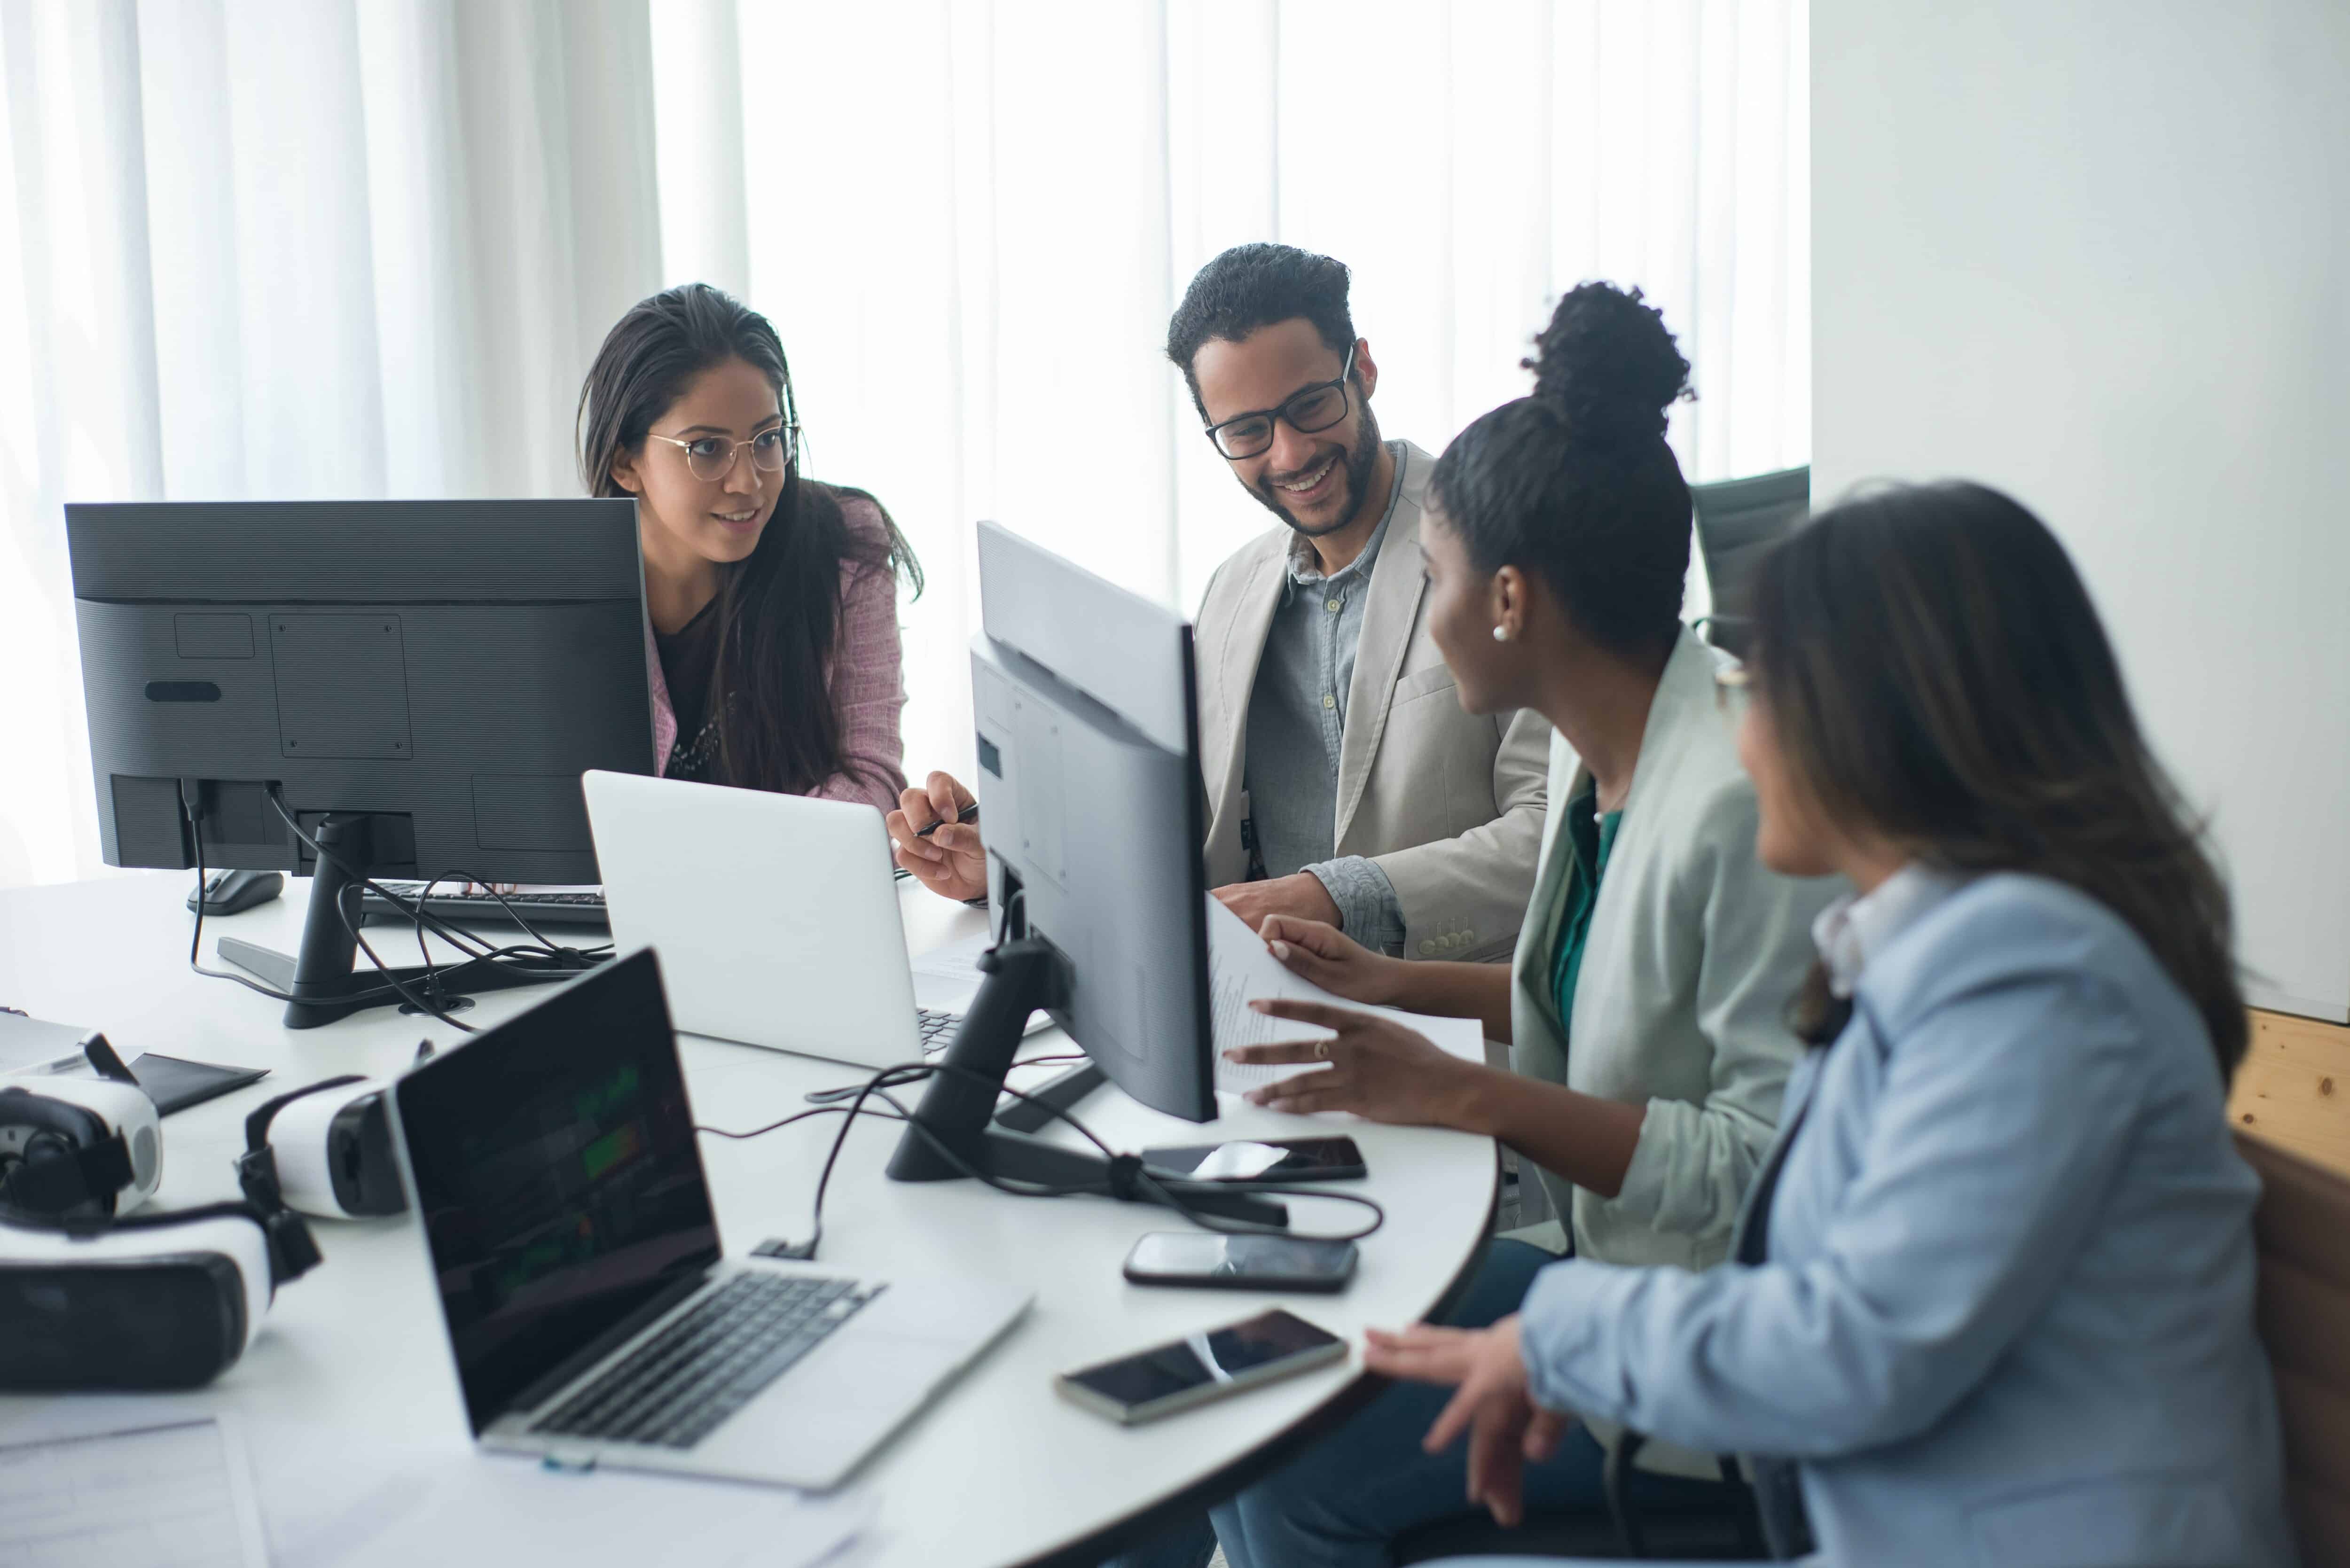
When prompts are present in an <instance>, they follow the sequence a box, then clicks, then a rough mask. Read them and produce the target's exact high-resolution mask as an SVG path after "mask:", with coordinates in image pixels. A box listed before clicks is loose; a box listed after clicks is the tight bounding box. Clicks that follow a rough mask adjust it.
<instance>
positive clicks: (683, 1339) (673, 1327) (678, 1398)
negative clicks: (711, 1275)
mask: <svg viewBox="0 0 2350 1568" xmlns="http://www.w3.org/2000/svg"><path fill="white" fill-rule="evenodd" d="M882 1289H883V1287H881V1286H879V1285H866V1284H859V1283H858V1282H856V1281H854V1280H827V1279H813V1278H809V1277H807V1276H806V1275H798V1274H772V1273H742V1274H737V1275H735V1276H734V1277H733V1279H731V1280H728V1281H727V1282H725V1283H724V1284H723V1285H721V1286H719V1287H718V1288H717V1289H716V1290H714V1291H712V1292H711V1293H709V1294H708V1295H705V1296H703V1297H702V1299H701V1300H700V1301H698V1302H696V1303H693V1305H691V1307H689V1308H687V1309H686V1310H685V1312H684V1313H683V1314H681V1315H679V1316H678V1317H677V1318H675V1319H673V1320H672V1321H671V1323H670V1324H669V1326H668V1327H666V1328H664V1329H662V1330H661V1331H660V1333H659V1334H655V1335H653V1337H652V1338H650V1339H649V1340H647V1341H645V1342H644V1344H642V1345H639V1346H638V1347H637V1348H636V1349H635V1350H634V1351H632V1352H631V1353H630V1354H629V1357H628V1359H627V1360H625V1361H622V1362H620V1363H619V1365H618V1366H613V1367H611V1368H610V1369H608V1371H606V1372H605V1373H604V1375H603V1376H600V1377H598V1378H597V1379H596V1380H595V1381H594V1382H593V1383H590V1384H589V1385H587V1386H586V1387H585V1388H582V1389H580V1390H579V1391H578V1392H577V1393H575V1394H573V1395H572V1396H571V1397H569V1398H568V1399H566V1400H565V1401H564V1402H563V1403H562V1404H561V1405H560V1406H558V1407H556V1409H555V1410H553V1411H552V1412H550V1413H549V1414H548V1415H546V1417H543V1418H541V1419H540V1420H538V1421H536V1422H535V1423H533V1424H532V1426H531V1428H530V1429H531V1430H532V1431H533V1432H541V1433H546V1434H548V1435H550V1436H556V1437H566V1438H604V1439H606V1440H608V1441H611V1442H621V1443H649V1444H653V1445H655V1446H658V1447H660V1448H664V1449H690V1448H691V1447H693V1445H694V1444H696V1443H698V1442H700V1441H701V1440H702V1438H705V1437H707V1436H709V1435H710V1433H711V1431H712V1429H714V1428H716V1427H717V1426H718V1424H719V1423H720V1422H722V1421H723V1420H725V1419H726V1417H729V1416H732V1415H733V1413H734V1412H735V1411H737V1410H739V1409H741V1408H742V1407H743V1406H745V1405H747V1404H749V1403H750V1402H751V1400H752V1399H753V1398H754V1397H756V1396H757V1395H758V1393H759V1391H760V1390H761V1389H762V1388H764V1387H765V1386H767V1385H768V1384H770V1383H773V1382H774V1381H775V1379H776V1378H778V1377H780V1376H783V1375H784V1374H785V1372H786V1371H788V1370H789V1369H790V1368H791V1366H792V1364H793V1363H795V1362H796V1361H798V1360H799V1359H800V1357H802V1356H804V1355H806V1354H807V1353H808V1352H809V1351H811V1350H814V1349H815V1348H816V1346H817V1345H821V1344H822V1343H824V1340H825V1336H826V1335H827V1334H831V1333H832V1331H833V1330H834V1329H836V1328H838V1327H839V1326H840V1325H841V1324H844V1323H847V1321H848V1320H849V1319H850V1318H851V1317H853V1316H855V1315H856V1314H857V1311H858V1308H859V1307H862V1306H863V1305H864V1304H865V1303H867V1302H869V1301H871V1300H872V1299H873V1298H874V1297H875V1296H877V1295H879V1294H880V1293H881V1291H882Z"/></svg>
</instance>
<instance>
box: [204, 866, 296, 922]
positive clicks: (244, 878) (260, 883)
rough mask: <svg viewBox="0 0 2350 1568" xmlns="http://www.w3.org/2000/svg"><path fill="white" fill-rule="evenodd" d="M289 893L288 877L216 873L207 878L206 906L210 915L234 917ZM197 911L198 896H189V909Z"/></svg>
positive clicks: (232, 872)
mask: <svg viewBox="0 0 2350 1568" xmlns="http://www.w3.org/2000/svg"><path fill="white" fill-rule="evenodd" d="M284 891H286V877H285V875H284V874H283V873H282V872H277V871H215V872H213V874H212V875H211V876H210V877H206V878H204V890H203V903H204V913H205V914H207V915H234V914H237V913H240V912H241V911H243V910H245V909H251V908H253V907H254V906H255V904H266V903H267V902H269V900H270V899H272V898H276V897H277V895H278V894H280V893H283V892H284ZM195 907H196V895H195V894H193V893H191V894H189V895H188V908H189V909H194V908H195Z"/></svg>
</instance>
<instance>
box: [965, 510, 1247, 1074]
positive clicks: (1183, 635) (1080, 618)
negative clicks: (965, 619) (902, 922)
mask: <svg viewBox="0 0 2350 1568" xmlns="http://www.w3.org/2000/svg"><path fill="white" fill-rule="evenodd" d="M979 573H980V608H981V623H982V631H981V635H980V636H979V638H978V639H975V641H974V643H973V645H972V710H973V719H974V723H975V728H976V730H977V740H978V750H979V767H978V772H977V778H976V789H977V793H978V795H979V801H980V821H981V823H982V825H983V829H984V831H985V834H986V837H987V847H988V855H989V857H990V866H989V875H990V880H991V885H992V888H993V894H994V896H995V898H996V899H997V901H998V903H999V906H1000V907H1001V909H1002V912H1003V916H1004V918H1005V919H1007V921H1008V922H1010V923H1011V925H1012V926H1013V929H1024V930H1025V932H1026V933H1027V934H1028V935H1029V936H1031V937H1036V938H1042V939H1043V940H1045V941H1047V942H1049V943H1051V944H1052V946H1053V948H1054V949H1055V950H1056V951H1057V952H1058V953H1059V955H1060V956H1061V958H1062V960H1063V961H1064V964H1063V981H1064V984H1065V986H1066V993H1065V1004H1064V1005H1063V1006H1060V1007H1057V1008H1055V1009H1054V1013H1055V1018H1056V1019H1057V1020H1058V1021H1059V1023H1061V1024H1062V1026H1063V1027H1065V1028H1066V1029H1067V1030H1068V1032H1069V1033H1070V1035H1071V1036H1072V1037H1073V1038H1075V1039H1076V1042H1077V1043H1078V1044H1080V1045H1082V1046H1083V1047H1084V1048H1085V1050H1086V1053H1087V1055H1089V1056H1090V1057H1091V1058H1092V1059H1093V1061H1094V1062H1095V1063H1096V1064H1097V1065H1098V1066H1099V1067H1100V1068H1101V1069H1102V1071H1103V1072H1104V1073H1105V1074H1106V1075H1107V1076H1108V1077H1109V1078H1110V1080H1111V1081H1112V1082H1113V1083H1115V1084H1117V1085H1118V1087H1119V1088H1121V1089H1123V1090H1125V1091H1126V1093H1127V1094H1128V1095H1130V1096H1133V1097H1134V1098H1135V1099H1137V1100H1139V1101H1140V1102H1141V1103H1142V1104H1144V1105H1146V1106H1151V1107H1152V1108H1153V1109H1156V1110H1160V1111H1164V1112H1167V1113H1168V1114H1169V1115H1171V1116H1182V1117H1185V1118H1187V1119H1189V1120H1192V1121H1209V1120H1212V1119H1213V1118H1214V1116H1215V1115H1216V1096H1215V1058H1214V1043H1213V1040H1212V1037H1211V1012H1210V1004H1209V992H1208V927H1207V887H1206V869H1205V867H1204V864H1203V862H1202V858H1201V845H1202V844H1203V843H1204V842H1205V839H1206V836H1207V825H1206V821H1205V804H1204V798H1203V793H1202V789H1201V779H1200V745H1199V729H1200V724H1199V701H1198V693H1197V685H1196V680H1195V677H1194V674H1193V666H1192V658H1191V625H1190V623H1189V622H1187V621H1186V620H1185V619H1184V618H1182V617H1181V616H1180V615H1177V614H1175V613H1174V612H1172V611H1170V610H1168V609H1166V608H1164V607H1161V606H1159V605H1155V604H1152V603H1151V602H1149V600H1147V599H1144V598H1141V597H1139V596H1137V595H1134V594H1131V593H1128V592H1127V591H1126V590H1125V589H1123V588H1120V587H1115V586H1114V585H1112V584H1110V583H1107V582H1105V581H1103V580H1102V579H1101V578H1099V577H1097V576H1093V575H1092V574H1091V573H1089V572H1087V571H1085V570H1084V569H1083V568H1081V567H1078V566H1075V565H1073V564H1071V563H1070V562H1068V561H1066V560H1064V559H1062V558H1061V557H1060V556H1055V555H1054V554H1053V553H1052V552H1051V551H1049V550H1045V549H1043V548H1040V547H1039V546H1037V545H1032V544H1030V543H1028V542H1027V541H1026V540H1024V539H1022V538H1020V537H1019V536H1018V535H1014V534H1012V533H1010V532H1008V531H1007V530H1005V529H1003V528H1001V527H999V526H997V525H995V524H990V523H983V524H980V525H979Z"/></svg>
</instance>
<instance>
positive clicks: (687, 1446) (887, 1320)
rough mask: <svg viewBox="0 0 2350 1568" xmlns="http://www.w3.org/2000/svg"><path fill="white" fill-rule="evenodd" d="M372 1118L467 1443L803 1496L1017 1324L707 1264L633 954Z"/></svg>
mask: <svg viewBox="0 0 2350 1568" xmlns="http://www.w3.org/2000/svg"><path fill="white" fill-rule="evenodd" d="M391 1099H392V1106H393V1116H394V1121H395V1124H396V1126H397V1127H398V1129H399V1136H398V1137H397V1139H396V1140H395V1141H396V1143H397V1144H398V1145H399V1146H400V1149H401V1160H402V1166H403V1169H404V1173H405V1175H406V1178H407V1180H408V1185H409V1197H410V1199H411V1202H412V1203H413V1205H414V1210H415V1212H416V1214H417V1215H418V1216H419V1218H420V1220H421V1222H422V1224H423V1226H424V1235H425V1242H426V1246H427V1249H428V1250H429V1251H430V1252H431V1254H432V1269H433V1274H434V1278H435V1282H436V1284H437V1286H438V1289H439V1293H440V1299H441V1308H442V1314H443V1316H444V1317H445V1319H446V1321H447V1326H448V1331H449V1345H450V1349H451V1351H452V1354H453V1355H454V1357H455V1360H456V1364H457V1376H458V1381H459V1382H460V1384H461V1385H462V1386H463V1393H464V1399H465V1408H466V1413H467V1415H468V1416H469V1417H470V1418H471V1420H472V1422H473V1433H474V1436H475V1437H476V1438H478V1439H479V1441H480V1442H481V1443H482V1445H483V1446H484V1448H488V1449H499V1450H503V1451H508V1452H515V1453H527V1454H539V1455H547V1456H552V1457H555V1458H556V1459H559V1460H561V1461H563V1462H567V1463H577V1464H599V1465H609V1466H612V1467H614V1468H617V1469H649V1470H670V1471H676V1472H681V1473H684V1474H691V1475H706V1476H718V1477H724V1478H727V1479H730V1480H754V1481H771V1482H776V1483H781V1484H785V1485H790V1486H795V1487H806V1488H810V1489H816V1490H821V1489H824V1488H827V1487H831V1486H834V1485H837V1484H838V1483H839V1481H841V1480H843V1479H845V1478H846V1477H847V1475H848V1473H849V1472H850V1471H851V1470H853V1469H856V1467H857V1466H858V1464H859V1463H861V1462H862V1461H863V1459H865V1458H866V1457H867V1456H868V1454H870V1453H871V1452H872V1451H873V1450H874V1449H877V1448H879V1446H880V1444H881V1443H882V1441H883V1440H884V1439H885V1438H888V1437H889V1434H890V1433H891V1432H893V1431H894V1430H896V1429H897V1428H899V1426H901V1425H903V1424H904V1422H905V1421H906V1420H907V1419H908V1418H909V1417H911V1416H913V1415H914V1414H915V1413H916V1412H917V1411H918V1410H920V1408H921V1407H923V1406H924V1405H926V1404H928V1403H929V1402H930V1400H931V1398H932V1397H935V1396H936V1395H937V1393H938V1392H939V1391H940V1390H941V1388H943V1387H944V1386H946V1385H947V1384H948V1383H949V1382H950V1381H951V1380H952V1379H953V1378H954V1377H955V1376H956V1375H958V1374H959V1373H961V1372H962V1370H963V1368H965V1367H966V1366H970V1365H971V1363H972V1362H973V1361H974V1360H976V1359H977V1358H978V1357H979V1356H980V1355H981V1354H982V1353H983V1352H984V1351H985V1350H986V1349H987V1347H988V1346H989V1345H993V1343H994V1342H995V1340H996V1339H997V1338H998V1337H1000V1336H1001V1335H1002V1334H1003V1332H1004V1331H1005V1330H1006V1329H1008V1328H1010V1327H1011V1325H1012V1324H1014V1322H1015V1321H1017V1320H1018V1318H1019V1317H1020V1315H1021V1314H1022V1313H1023V1312H1024V1311H1025V1310H1026V1308H1027V1305H1028V1300H1029V1298H1028V1295H1027V1293H1024V1292H1022V1291H1019V1290H1015V1289H1013V1288H1010V1287H1007V1286H1004V1285H1002V1284H998V1283H994V1282H989V1281H984V1280H977V1279H933V1280H912V1279H901V1280H899V1281H896V1282H889V1283H882V1282H874V1281H865V1280H851V1279H846V1278H842V1277H840V1276H838V1275H837V1274H834V1273H831V1272H827V1271H826V1270H824V1269H822V1268H821V1267H819V1266H816V1265H813V1264H805V1263H790V1262H770V1261H769V1260H765V1259H731V1260H730V1259H728V1258H726V1257H725V1256H724V1255H723V1249H722V1247H721V1244H720V1241H719V1235H718V1220H717V1215H716V1213H715V1211H714V1210H713V1209H712V1203H711V1197H710V1186H709V1182H708V1180H707V1179H705V1177H704V1175H703V1171H702V1152H701V1149H700V1147H699V1146H698V1145H697V1144H696V1142H695V1135H694V1131H693V1113H692V1108H691V1104H690V1102H689V1101H688V1099H687V1097H686V1090H685V1075H684V1072H683V1069H682V1067H681V1064H680V1062H679V1059H678V1054H677V1041H676V1037H675V1035H674V1034H673V1033H671V1026H670V1020H669V1008H668V1005H667V1002H666V1001H665V1000H664V998H663V996H662V992H661V982H660V964H659V962H658V961H657V960H656V958H655V957H654V955H653V953H652V952H651V951H650V950H647V951H643V952H639V953H637V954H635V955H634V956H632V957H629V958H627V959H622V960H619V961H616V962H612V963H608V964H606V965H604V966H603V967H602V968H601V969H598V970H597V971H593V972H591V973H589V974H587V975H585V976H583V977H582V978H580V979H578V980H576V981H571V982H569V983H568V984H567V985H565V986H564V987H563V988H562V989H561V990H559V991H557V992H555V993H553V994H552V995H550V996H548V997H547V998H546V1000H545V1001H543V1002H540V1003H538V1005H536V1006H535V1007H533V1008H532V1009H531V1010H530V1011H529V1012H525V1013H522V1014H521V1015H519V1016H518V1017H515V1018H514V1019H512V1020H510V1021H508V1022H507V1023H503V1024H501V1025H499V1026H498V1027H497V1028H495V1029H492V1030H488V1031H486V1032H484V1033H481V1034H479V1035H476V1036H474V1037H473V1039H471V1040H469V1041H468V1042H467V1043H466V1044H464V1045H463V1047H462V1048H461V1049H458V1050H455V1051H452V1052H449V1053H447V1054H444V1055H442V1056H439V1057H436V1058H434V1059H432V1060H431V1061H428V1062H425V1063H422V1064H419V1065H418V1066H416V1067H415V1068H413V1069H411V1071H410V1072H409V1073H408V1075H406V1076H405V1077H403V1078H401V1079H400V1082H399V1084H398V1085H395V1087H394V1089H393V1093H392V1096H391Z"/></svg>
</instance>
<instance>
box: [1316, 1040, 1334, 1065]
mask: <svg viewBox="0 0 2350 1568" xmlns="http://www.w3.org/2000/svg"><path fill="white" fill-rule="evenodd" d="M1314 1054H1315V1055H1316V1056H1319V1057H1320V1058H1321V1059H1322V1060H1323V1061H1325V1062H1327V1061H1328V1060H1329V1059H1330V1042H1328V1041H1327V1040H1316V1041H1315V1042H1314Z"/></svg>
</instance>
